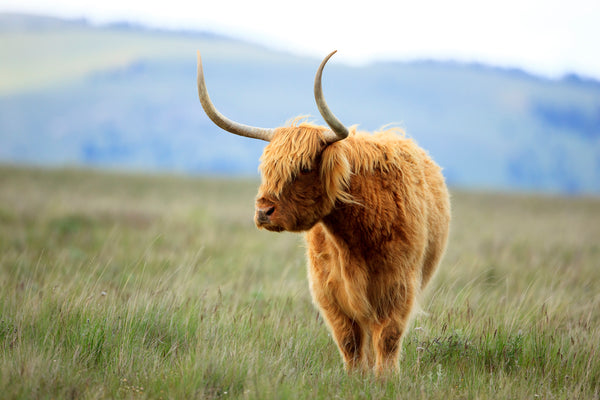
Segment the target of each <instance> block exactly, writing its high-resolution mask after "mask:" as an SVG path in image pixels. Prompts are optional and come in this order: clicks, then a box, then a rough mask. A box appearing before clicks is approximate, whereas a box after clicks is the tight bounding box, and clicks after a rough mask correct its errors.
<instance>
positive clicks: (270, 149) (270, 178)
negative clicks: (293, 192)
mask: <svg viewBox="0 0 600 400" xmlns="http://www.w3.org/2000/svg"><path fill="white" fill-rule="evenodd" d="M304 120H305V118H304V117H299V118H296V119H295V120H293V121H292V123H291V126H289V127H283V128H277V130H276V131H275V135H274V136H273V139H272V140H271V142H270V143H269V144H268V145H267V147H265V150H264V151H263V154H262V156H261V157H260V162H261V163H260V167H259V169H260V172H261V175H262V185H261V186H262V188H263V190H264V191H265V192H267V193H269V194H270V195H272V196H275V197H277V198H278V197H279V195H280V194H281V192H282V190H283V187H284V186H285V184H286V183H288V182H291V181H292V180H293V179H294V178H295V177H296V176H297V175H298V174H299V173H300V171H301V170H302V169H312V168H314V167H315V165H314V163H315V158H316V157H317V155H318V154H319V153H320V152H321V151H322V150H323V148H325V146H326V145H327V143H326V142H325V139H324V137H323V134H322V132H324V131H325V130H326V128H324V127H322V126H317V125H313V124H310V123H308V122H304Z"/></svg>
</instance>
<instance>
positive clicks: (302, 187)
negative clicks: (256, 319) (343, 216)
mask: <svg viewBox="0 0 600 400" xmlns="http://www.w3.org/2000/svg"><path fill="white" fill-rule="evenodd" d="M334 53H335V51H334V52H332V53H331V54H329V55H328V56H327V57H326V58H325V59H324V60H323V62H322V63H321V65H320V66H319V69H318V70H317V75H316V77H315V87H314V92H315V100H316V102H317V106H318V108H319V112H320V113H321V115H322V116H323V119H324V120H325V122H327V125H329V128H326V127H322V126H315V125H311V124H308V123H294V124H292V126H289V127H282V128H275V129H265V128H256V127H251V126H247V125H243V124H239V123H237V122H234V121H231V120H230V119H228V118H226V117H225V116H223V115H222V114H221V113H219V111H217V109H216V108H215V107H214V106H213V104H212V102H211V101H210V98H209V96H208V92H207V90H206V85H205V82H204V73H203V70H202V60H201V58H200V53H198V94H199V96H200V102H201V103H202V107H203V108H204V111H205V112H206V114H207V115H208V117H209V118H210V119H211V120H212V121H213V122H214V123H215V124H216V125H218V126H219V127H220V128H222V129H224V130H226V131H228V132H231V133H234V134H236V135H240V136H246V137H250V138H254V139H261V140H265V141H267V142H269V144H268V145H267V146H266V147H265V150H264V152H263V155H262V157H261V164H260V172H261V176H262V183H261V185H260V188H259V190H258V195H257V197H256V213H255V217H254V221H255V223H256V225H257V226H258V227H259V228H265V229H268V230H271V231H276V232H280V231H284V230H286V231H303V230H307V229H310V228H311V227H312V226H313V225H314V224H316V223H317V222H318V221H319V220H320V219H321V218H323V217H324V216H325V215H327V214H329V213H330V212H331V210H332V208H333V206H334V204H335V201H336V200H337V199H344V196H345V188H346V187H347V185H348V181H349V179H350V168H349V165H348V161H347V159H346V158H345V157H343V156H342V153H343V152H339V151H336V147H340V146H343V145H344V142H343V141H342V140H343V139H345V138H346V137H348V135H349V131H348V129H347V128H346V127H345V126H344V125H343V124H342V123H341V122H340V121H339V120H338V119H337V118H336V117H335V115H333V113H332V112H331V110H330V109H329V107H328V106H327V103H326V102H325V99H324V97H323V92H322V88H321V75H322V72H323V68H324V67H325V64H326V63H327V61H328V60H329V58H330V57H331V56H332V55H333V54H334Z"/></svg>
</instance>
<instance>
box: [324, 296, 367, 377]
mask: <svg viewBox="0 0 600 400" xmlns="http://www.w3.org/2000/svg"><path fill="white" fill-rule="evenodd" d="M321 313H322V315H323V318H324V319H325V321H326V322H327V325H329V328H330V330H331V334H332V336H333V339H334V340H335V343H336V344H337V347H338V349H339V351H340V354H341V355H342V358H343V359H344V367H345V369H346V370H347V371H349V372H351V371H363V370H365V369H366V368H367V365H366V358H365V354H364V351H363V349H364V347H365V335H364V332H363V329H362V328H361V326H360V325H359V324H358V323H357V322H356V321H354V320H352V319H351V318H349V317H347V316H346V315H345V314H343V313H342V312H341V311H340V310H339V309H336V308H335V306H334V307H321Z"/></svg>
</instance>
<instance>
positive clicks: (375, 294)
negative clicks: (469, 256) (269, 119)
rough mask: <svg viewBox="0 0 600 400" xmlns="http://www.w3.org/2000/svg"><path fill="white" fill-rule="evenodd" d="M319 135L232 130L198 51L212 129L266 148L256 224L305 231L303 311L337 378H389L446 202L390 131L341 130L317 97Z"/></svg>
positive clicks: (442, 189)
mask: <svg viewBox="0 0 600 400" xmlns="http://www.w3.org/2000/svg"><path fill="white" fill-rule="evenodd" d="M334 53H335V52H333V53H331V54H329V55H328V56H327V57H326V58H325V59H324V60H323V62H322V63H321V65H320V66H319V68H318V70H317V75H316V78H315V87H314V91H315V99H316V102H317V106H318V109H319V111H320V113H321V115H322V116H323V119H324V120H325V122H326V123H327V125H328V127H323V126H316V125H312V124H309V123H306V122H301V121H295V122H294V123H292V125H291V126H287V127H281V128H276V129H265V128H255V127H250V126H246V125H242V124H239V123H237V122H234V121H231V120H229V119H227V118H226V117H224V116H223V115H222V114H220V113H219V112H218V111H217V110H216V109H215V107H214V106H213V104H212V103H211V101H210V99H209V97H208V93H207V91H206V86H205V82H204V73H203V70H202V61H201V59H200V54H199V53H198V93H199V96H200V101H201V103H202V106H203V108H204V110H205V112H206V113H207V115H208V116H209V117H210V119H211V120H212V121H213V122H214V123H215V124H216V125H218V126H219V127H221V128H222V129H224V130H226V131H229V132H231V133H235V134H237V135H241V136H246V137H251V138H256V139H262V140H265V141H268V142H269V144H268V145H267V146H266V147H265V149H264V153H263V155H262V157H261V164H260V172H261V176H262V183H261V185H260V188H259V190H258V195H257V198H256V214H255V217H254V220H255V223H256V225H257V226H258V227H259V228H264V229H267V230H270V231H275V232H281V231H291V232H306V234H305V236H306V242H307V247H308V277H309V281H310V292H311V294H312V298H313V301H314V303H315V305H316V306H317V307H318V309H319V311H320V314H321V316H322V317H323V319H324V320H325V322H326V324H327V326H328V327H329V329H330V331H331V334H332V336H333V338H334V340H335V343H336V344H337V347H338V349H339V351H340V353H341V355H342V357H343V361H344V365H345V368H346V369H347V370H349V371H353V370H362V371H365V370H374V371H375V373H377V374H381V373H383V372H388V371H394V370H396V369H397V368H398V357H399V352H400V347H401V343H402V337H403V334H404V333H405V332H406V330H407V327H408V324H409V320H410V316H411V311H412V310H413V308H414V306H415V303H416V301H417V300H416V299H417V297H418V295H419V293H420V292H421V291H422V290H423V288H424V287H425V285H427V283H428V282H429V281H430V279H431V277H432V276H433V274H434V272H435V270H436V268H437V266H438V264H439V262H440V259H441V257H442V255H443V253H444V251H445V247H446V241H447V237H448V230H449V223H450V200H449V195H448V190H447V188H446V185H445V182H444V177H443V176H442V173H441V169H440V168H439V167H438V166H437V165H436V164H435V163H434V162H433V161H432V160H431V158H430V157H429V156H428V155H427V153H426V152H425V151H423V150H422V149H421V148H419V147H418V146H417V144H416V143H415V142H414V141H413V140H411V139H408V138H406V137H405V135H404V134H403V132H402V131H401V130H399V129H388V130H386V131H382V132H377V133H374V134H368V133H364V132H357V131H356V128H350V129H348V128H346V127H345V126H344V125H343V124H342V123H341V122H340V121H339V120H338V119H337V118H336V117H335V116H334V115H333V113H332V112H331V110H330V109H329V107H328V106H327V103H326V102H325V100H324V98H323V93H322V89H321V75H322V72H323V68H324V66H325V64H326V63H327V61H328V60H329V58H330V57H331V56H332V55H333V54H334Z"/></svg>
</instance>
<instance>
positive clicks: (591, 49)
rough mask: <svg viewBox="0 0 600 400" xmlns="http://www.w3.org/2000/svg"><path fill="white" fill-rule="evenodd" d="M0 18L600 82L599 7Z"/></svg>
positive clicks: (510, 1)
mask: <svg viewBox="0 0 600 400" xmlns="http://www.w3.org/2000/svg"><path fill="white" fill-rule="evenodd" d="M0 11H17V12H33V13H38V14H50V15H54V16H62V17H69V18H81V17H83V18H86V19H88V20H90V21H91V22H94V23H105V22H112V21H124V20H125V21H129V22H134V23H142V24H145V25H150V26H153V27H162V28H174V29H181V28H183V29H199V30H210V31H214V32H216V33H222V34H227V35H229V36H233V37H238V38H243V39H246V40H250V41H254V42H258V43H262V44H265V45H267V46H270V47H273V48H277V49H279V48H281V49H286V50H288V51H291V52H295V53H298V54H305V55H311V56H314V57H317V58H321V57H323V56H324V55H325V54H327V53H328V52H330V51H331V50H332V49H337V50H338V55H337V56H336V57H337V58H338V59H339V60H340V61H346V62H349V63H365V62H369V61H373V60H407V59H415V58H432V59H443V60H449V59H453V60H458V61H477V62H483V63H487V64H494V65H500V66H508V67H519V68H523V69H526V70H528V71H530V72H534V73H538V74H542V75H546V76H551V77H559V76H561V75H563V74H564V73H566V72H576V73H579V74H582V75H586V76H591V77H594V78H596V79H600V0H563V1H557V0H502V1H500V0H496V1H493V2H489V1H482V0H446V1H431V0H418V1H415V0H413V1H398V0H368V1H364V0H363V1H354V0H345V1H327V0H302V1H297V2H289V1H285V0H196V1H189V0H186V1H184V0H168V1H164V0H162V1H155V0H130V1H126V0H94V1H90V0H2V2H1V3H0Z"/></svg>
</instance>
